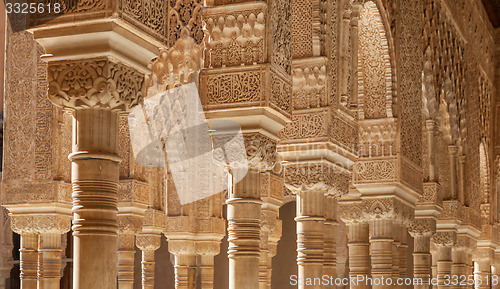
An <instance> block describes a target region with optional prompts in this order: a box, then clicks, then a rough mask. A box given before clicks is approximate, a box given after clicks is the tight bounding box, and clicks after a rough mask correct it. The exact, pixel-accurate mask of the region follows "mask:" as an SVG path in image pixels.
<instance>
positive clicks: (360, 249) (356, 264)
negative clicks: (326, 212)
mask: <svg viewBox="0 0 500 289" xmlns="http://www.w3.org/2000/svg"><path fill="white" fill-rule="evenodd" d="M347 229H348V234H349V238H348V246H349V277H350V278H357V276H363V277H364V278H365V279H366V278H367V277H368V276H370V244H369V241H370V239H369V236H370V232H369V226H368V224H367V223H348V224H347ZM366 284H367V283H366V282H361V283H356V284H351V285H350V288H351V289H366V288H369V286H367V285H366Z"/></svg>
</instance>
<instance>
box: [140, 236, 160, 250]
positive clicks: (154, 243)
mask: <svg viewBox="0 0 500 289" xmlns="http://www.w3.org/2000/svg"><path fill="white" fill-rule="evenodd" d="M135 244H136V246H137V248H139V249H140V250H141V251H155V250H157V249H158V248H160V245H161V234H145V233H141V234H139V235H137V236H136V237H135Z"/></svg>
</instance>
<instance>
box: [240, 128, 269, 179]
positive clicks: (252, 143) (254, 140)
mask: <svg viewBox="0 0 500 289" xmlns="http://www.w3.org/2000/svg"><path fill="white" fill-rule="evenodd" d="M243 138H244V140H245V149H246V152H247V160H248V167H249V169H251V170H254V171H259V172H266V171H270V170H272V169H273V168H274V166H275V165H276V141H274V140H272V139H270V138H268V137H266V136H264V135H262V134H260V133H246V134H244V135H243Z"/></svg>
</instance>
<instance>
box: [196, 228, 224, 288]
mask: <svg viewBox="0 0 500 289" xmlns="http://www.w3.org/2000/svg"><path fill="white" fill-rule="evenodd" d="M206 237H207V240H204V241H197V242H196V244H195V246H196V255H198V256H199V257H200V262H199V269H200V274H199V276H200V279H201V280H200V284H201V287H200V288H201V289H214V269H215V268H214V258H215V256H216V255H218V254H219V252H220V239H221V237H222V236H218V235H212V236H209V235H207V236H206Z"/></svg>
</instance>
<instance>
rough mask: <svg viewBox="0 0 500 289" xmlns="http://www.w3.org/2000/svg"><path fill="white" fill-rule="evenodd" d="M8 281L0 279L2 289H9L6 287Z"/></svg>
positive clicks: (0, 288)
mask: <svg viewBox="0 0 500 289" xmlns="http://www.w3.org/2000/svg"><path fill="white" fill-rule="evenodd" d="M6 281H7V280H6V279H5V278H3V277H1V278H0V289H7V288H5V286H6V285H7V282H6Z"/></svg>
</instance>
